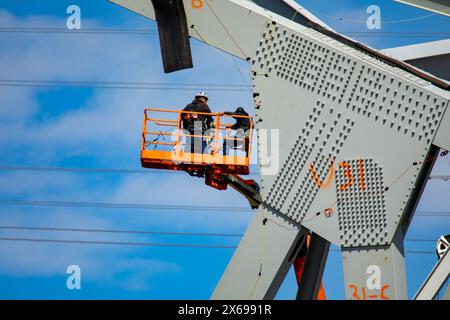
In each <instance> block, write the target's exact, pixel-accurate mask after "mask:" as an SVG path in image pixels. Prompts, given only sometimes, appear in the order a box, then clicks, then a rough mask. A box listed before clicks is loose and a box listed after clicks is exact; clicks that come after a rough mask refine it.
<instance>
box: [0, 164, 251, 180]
mask: <svg viewBox="0 0 450 320" xmlns="http://www.w3.org/2000/svg"><path fill="white" fill-rule="evenodd" d="M0 171H36V172H74V173H117V174H186V172H184V171H176V170H156V169H154V170H149V169H121V168H82V167H36V166H17V165H14V166H2V165H0ZM255 176H256V175H255V174H250V175H247V176H246V177H255Z"/></svg>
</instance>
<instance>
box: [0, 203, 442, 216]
mask: <svg viewBox="0 0 450 320" xmlns="http://www.w3.org/2000/svg"><path fill="white" fill-rule="evenodd" d="M0 205H16V206H43V207H82V208H107V209H138V210H178V211H208V212H210V213H217V212H241V213H252V212H253V211H252V209H250V208H248V207H231V206H194V205H167V204H136V203H102V202H73V201H53V200H12V199H0ZM415 216H422V217H446V218H450V212H448V211H417V212H416V213H415Z"/></svg>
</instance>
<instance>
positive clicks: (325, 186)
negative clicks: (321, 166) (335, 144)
mask: <svg viewBox="0 0 450 320" xmlns="http://www.w3.org/2000/svg"><path fill="white" fill-rule="evenodd" d="M309 167H310V169H311V174H312V177H313V179H314V182H315V183H316V185H317V187H318V188H320V189H324V190H326V189H328V187H329V186H330V184H331V181H332V180H333V176H334V161H331V165H330V171H329V175H328V178H327V181H326V182H325V183H324V182H323V181H320V179H319V177H318V176H317V174H316V170H314V166H313V164H312V163H310V164H309Z"/></svg>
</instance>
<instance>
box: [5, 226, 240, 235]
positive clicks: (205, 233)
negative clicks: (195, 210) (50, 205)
mask: <svg viewBox="0 0 450 320" xmlns="http://www.w3.org/2000/svg"><path fill="white" fill-rule="evenodd" d="M0 229H1V230H28V231H63V232H83V233H122V234H134V235H136V234H141V235H167V236H188V237H191V236H193V237H242V236H243V234H240V233H209V232H167V231H143V230H117V229H115V230H114V229H86V228H59V227H27V226H5V225H0Z"/></svg>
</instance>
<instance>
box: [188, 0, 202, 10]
mask: <svg viewBox="0 0 450 320" xmlns="http://www.w3.org/2000/svg"><path fill="white" fill-rule="evenodd" d="M191 6H192V8H194V9H200V8H201V7H203V0H191Z"/></svg>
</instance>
